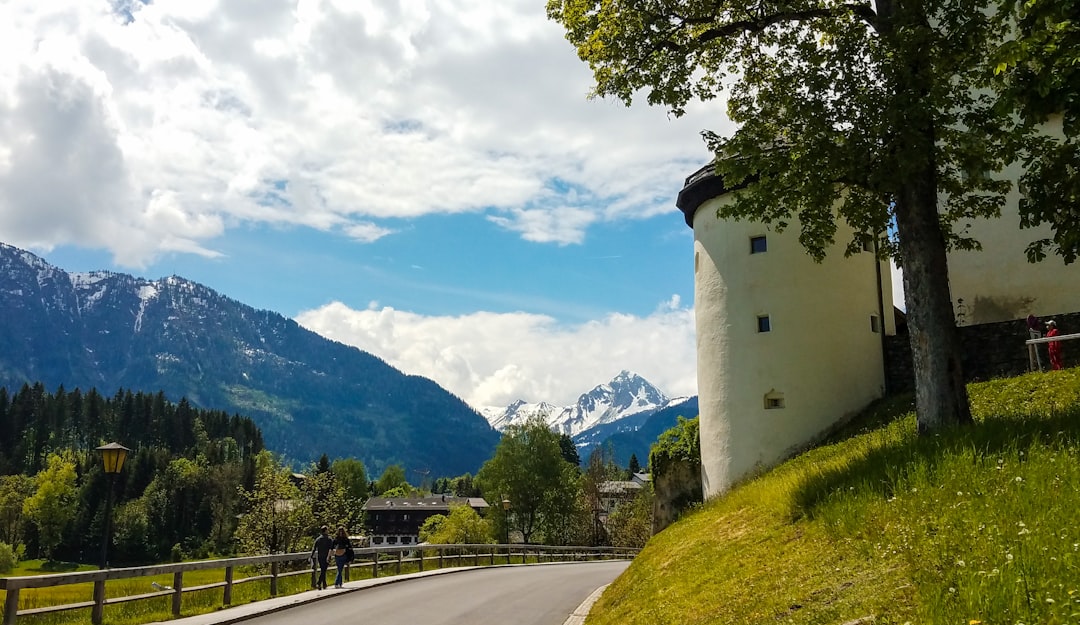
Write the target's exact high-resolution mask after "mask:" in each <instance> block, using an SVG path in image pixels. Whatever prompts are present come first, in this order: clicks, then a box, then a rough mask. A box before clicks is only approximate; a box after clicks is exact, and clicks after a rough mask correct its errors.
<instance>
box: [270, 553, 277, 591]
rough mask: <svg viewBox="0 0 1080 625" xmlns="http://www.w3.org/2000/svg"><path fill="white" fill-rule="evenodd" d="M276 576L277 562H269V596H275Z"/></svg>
mask: <svg viewBox="0 0 1080 625" xmlns="http://www.w3.org/2000/svg"><path fill="white" fill-rule="evenodd" d="M277 576H278V563H277V562H271V563H270V596H271V597H276V596H277Z"/></svg>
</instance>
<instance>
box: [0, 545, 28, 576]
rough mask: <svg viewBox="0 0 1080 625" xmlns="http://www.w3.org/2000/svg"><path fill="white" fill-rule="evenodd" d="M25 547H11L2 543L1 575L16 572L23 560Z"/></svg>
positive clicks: (0, 556) (0, 554) (0, 549)
mask: <svg viewBox="0 0 1080 625" xmlns="http://www.w3.org/2000/svg"><path fill="white" fill-rule="evenodd" d="M24 549H25V548H24V547H23V546H22V545H18V546H11V545H9V544H7V543H0V573H10V572H12V571H14V570H15V565H16V564H18V563H19V560H21V559H22V556H23V551H24Z"/></svg>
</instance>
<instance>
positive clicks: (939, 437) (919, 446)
mask: <svg viewBox="0 0 1080 625" xmlns="http://www.w3.org/2000/svg"><path fill="white" fill-rule="evenodd" d="M899 401H901V402H902V401H903V400H899ZM888 412H889V411H888V410H887V409H882V410H880V411H878V413H876V414H871V415H870V416H869V417H868V419H866V420H864V419H860V420H859V422H858V423H852V424H850V425H849V426H848V427H846V428H844V429H843V430H842V431H838V432H837V433H836V434H834V435H833V436H831V437H830V440H831V441H832V442H836V441H840V440H844V439H847V438H851V437H853V436H856V435H858V434H860V433H862V432H866V431H868V430H871V429H876V428H877V427H881V426H882V425H884V424H885V423H887V422H888V421H889V418H887V414H888ZM892 414H893V418H895V415H896V414H897V413H896V412H893V413H892ZM1036 443H1041V444H1046V445H1050V444H1053V445H1055V446H1058V447H1064V446H1073V447H1075V446H1080V406H1072V407H1070V408H1068V409H1066V410H1063V411H1055V412H1054V413H1052V414H1050V415H1044V414H1037V413H1029V414H1011V415H1004V416H993V417H988V418H986V419H984V420H981V421H979V422H977V423H975V424H973V425H968V426H958V427H952V428H946V429H944V430H942V431H940V432H935V433H933V434H924V435H922V436H910V437H907V438H905V439H904V440H902V441H898V442H895V443H892V444H887V445H883V446H881V447H877V448H875V449H873V450H871V451H869V452H868V453H866V454H865V455H864V456H861V457H859V458H856V459H853V460H852V461H851V462H848V463H847V464H845V465H844V466H843V467H836V468H829V469H824V470H815V471H807V472H806V473H805V474H804V475H803V476H802V478H801V480H800V483H799V485H798V486H796V487H795V489H794V494H793V504H794V505H793V510H792V514H793V516H794V517H795V518H798V517H809V518H813V517H814V516H815V513H816V512H817V511H818V510H819V507H820V506H821V505H822V504H823V503H824V502H826V501H827V500H828V499H829V498H830V496H832V495H833V494H834V493H837V492H849V493H853V494H857V493H873V494H876V495H878V496H880V497H882V498H883V499H888V498H890V497H892V496H894V494H895V492H896V490H897V488H899V487H901V485H902V484H903V483H904V482H905V481H907V478H908V477H909V475H910V472H911V471H913V470H919V471H927V472H930V473H933V472H935V471H936V470H937V467H938V465H939V464H940V463H941V460H942V459H943V458H945V457H947V456H953V455H957V454H960V453H967V454H970V455H971V456H972V458H973V459H974V460H975V461H978V460H979V459H981V458H985V457H997V456H999V455H1001V454H1002V453H1005V452H1009V453H1012V454H1014V455H1015V459H1016V460H1017V461H1018V462H1024V461H1025V457H1024V456H1023V455H1022V454H1020V453H1019V452H1021V451H1023V450H1025V449H1027V448H1029V447H1031V446H1032V445H1034V444H1036Z"/></svg>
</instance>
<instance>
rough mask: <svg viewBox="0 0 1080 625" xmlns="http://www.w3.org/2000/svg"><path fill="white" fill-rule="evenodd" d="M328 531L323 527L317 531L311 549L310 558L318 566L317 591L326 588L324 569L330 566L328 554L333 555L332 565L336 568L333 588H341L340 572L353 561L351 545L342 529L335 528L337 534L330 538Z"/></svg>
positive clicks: (342, 582)
mask: <svg viewBox="0 0 1080 625" xmlns="http://www.w3.org/2000/svg"><path fill="white" fill-rule="evenodd" d="M329 531H330V530H329V528H327V527H326V526H325V525H324V526H322V527H321V528H320V529H319V536H318V537H317V538H316V539H315V544H314V545H313V546H312V547H311V557H312V559H313V560H314V561H315V563H317V564H318V566H319V579H318V581H316V583H315V587H316V588H318V589H319V590H322V589H324V588H326V569H327V567H329V566H330V552H331V551H332V552H333V554H334V564H335V565H336V566H337V578H336V579H335V580H334V588H341V587H342V586H343V585H344V583H345V580H344V577H343V574H342V570H343V569H344V568H345V565H346V564H348V563H349V562H351V561H352V559H353V548H352V543H350V542H349V535H348V534H346V533H345V528H344V527H340V526H339V527H338V528H337V534H336V535H335V536H334V537H333V538H330V534H329V533H328V532H329Z"/></svg>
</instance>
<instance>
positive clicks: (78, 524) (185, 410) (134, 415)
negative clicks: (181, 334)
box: [0, 383, 263, 565]
mask: <svg viewBox="0 0 1080 625" xmlns="http://www.w3.org/2000/svg"><path fill="white" fill-rule="evenodd" d="M114 441H115V442H119V443H121V444H122V445H124V446H125V447H128V448H130V449H131V450H132V451H131V453H130V454H129V455H128V458H127V461H126V463H125V464H124V466H123V470H122V471H121V472H120V474H119V475H117V476H116V479H115V480H114V485H113V489H114V490H113V494H114V506H115V507H114V514H113V517H114V531H113V536H114V541H113V544H112V545H111V547H110V557H109V559H110V563H111V564H114V565H116V564H138V563H147V562H161V561H165V560H170V559H178V558H182V557H199V556H206V555H210V554H223V553H231V552H232V551H234V550H235V546H234V542H235V538H234V535H235V531H236V527H237V524H238V518H239V517H240V515H241V514H242V513H243V506H244V505H245V502H244V496H243V492H244V491H251V490H252V489H253V487H254V484H255V481H256V471H257V462H256V461H257V459H258V457H259V456H260V453H261V452H263V440H262V434H261V432H260V431H259V429H258V428H257V427H256V426H255V424H254V422H253V421H251V420H250V419H248V418H245V417H241V416H237V415H232V416H230V415H228V414H226V413H224V412H221V411H212V410H201V409H196V408H193V407H192V406H191V405H189V404H188V403H187V401H185V400H181V401H180V402H179V403H175V404H174V403H171V402H169V401H167V400H166V399H165V397H164V395H163V394H162V393H160V392H159V393H156V394H147V393H142V392H134V393H133V392H132V391H129V390H120V391H118V392H117V393H116V394H115V395H112V396H111V397H106V396H103V395H101V394H99V393H98V392H97V391H96V390H93V389H92V390H89V391H87V392H82V391H81V390H79V389H76V390H73V391H67V390H65V389H64V388H63V387H60V388H58V389H57V390H56V392H54V393H50V392H47V391H46V390H45V388H44V386H43V385H42V384H40V383H38V384H35V385H33V386H30V385H24V386H23V387H22V388H21V389H20V390H18V391H17V392H14V393H11V392H9V391H8V390H7V389H5V388H2V387H0V543H6V544H7V545H10V546H12V547H16V548H17V549H18V550H19V551H21V552H23V553H24V554H25V557H44V558H49V559H54V560H63V561H72V562H84V563H96V562H97V560H98V556H99V554H100V549H101V544H102V536H103V531H104V523H103V521H104V518H105V508H106V502H107V500H108V488H109V482H110V480H109V478H108V476H107V475H106V474H105V472H104V469H103V467H102V461H101V457H100V455H99V453H98V452H96V451H95V448H96V447H98V446H100V445H102V444H104V443H109V442H114Z"/></svg>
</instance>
